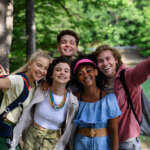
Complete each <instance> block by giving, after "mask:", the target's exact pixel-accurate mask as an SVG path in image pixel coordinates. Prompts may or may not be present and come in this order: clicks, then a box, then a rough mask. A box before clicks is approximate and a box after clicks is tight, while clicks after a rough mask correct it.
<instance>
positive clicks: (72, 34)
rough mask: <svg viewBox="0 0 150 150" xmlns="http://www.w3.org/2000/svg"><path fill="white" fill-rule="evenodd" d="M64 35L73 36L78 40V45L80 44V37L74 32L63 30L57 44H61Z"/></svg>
mask: <svg viewBox="0 0 150 150" xmlns="http://www.w3.org/2000/svg"><path fill="white" fill-rule="evenodd" d="M64 35H71V36H73V37H74V38H75V39H76V45H78V44H79V37H78V35H77V33H76V32H74V31H72V30H62V31H61V32H60V33H59V34H58V35H57V42H58V43H60V41H61V38H62V37H63V36H64Z"/></svg>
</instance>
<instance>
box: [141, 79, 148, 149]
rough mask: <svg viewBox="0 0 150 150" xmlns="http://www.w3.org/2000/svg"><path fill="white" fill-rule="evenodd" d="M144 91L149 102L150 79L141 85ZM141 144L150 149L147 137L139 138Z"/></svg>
mask: <svg viewBox="0 0 150 150" xmlns="http://www.w3.org/2000/svg"><path fill="white" fill-rule="evenodd" d="M142 87H143V89H144V93H145V94H146V96H147V97H148V98H149V100H150V79H148V80H147V81H146V82H145V83H143V85H142ZM140 139H141V142H142V143H144V144H145V145H146V146H147V147H149V148H150V137H147V136H140Z"/></svg>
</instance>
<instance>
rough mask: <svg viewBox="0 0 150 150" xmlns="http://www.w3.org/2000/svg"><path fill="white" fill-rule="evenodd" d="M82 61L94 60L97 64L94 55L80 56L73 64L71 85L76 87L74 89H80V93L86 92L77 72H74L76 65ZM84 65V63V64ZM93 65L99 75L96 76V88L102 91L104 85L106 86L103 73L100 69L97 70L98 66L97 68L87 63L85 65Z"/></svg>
mask: <svg viewBox="0 0 150 150" xmlns="http://www.w3.org/2000/svg"><path fill="white" fill-rule="evenodd" d="M81 59H90V60H92V61H93V62H95V57H94V55H92V54H88V55H83V54H82V55H79V56H78V57H77V58H76V59H75V60H74V61H73V62H72V64H71V71H72V72H71V77H72V78H71V81H70V85H71V86H74V87H77V88H78V91H80V92H82V91H83V90H84V86H83V85H82V83H81V82H80V81H79V80H78V77H77V72H75V73H74V72H73V69H74V67H75V65H76V63H77V62H78V61H79V60H81ZM83 64H84V63H83ZM87 64H88V65H91V66H92V67H94V68H96V69H97V71H98V75H97V76H96V86H97V87H98V88H100V89H103V87H104V84H105V81H106V79H105V76H103V75H102V74H101V72H100V71H99V69H98V68H97V66H96V67H95V66H94V65H92V64H90V63H85V65H87Z"/></svg>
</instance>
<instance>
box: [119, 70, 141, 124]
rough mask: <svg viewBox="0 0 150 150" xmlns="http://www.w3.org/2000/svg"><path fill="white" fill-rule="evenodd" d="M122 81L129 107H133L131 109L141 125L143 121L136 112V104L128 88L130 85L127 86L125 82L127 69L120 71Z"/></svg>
mask: <svg viewBox="0 0 150 150" xmlns="http://www.w3.org/2000/svg"><path fill="white" fill-rule="evenodd" d="M120 81H121V83H122V85H123V88H124V90H125V92H126V96H127V102H128V107H129V106H130V108H131V110H132V112H133V114H134V116H135V119H136V120H137V122H138V124H139V125H140V124H141V122H140V121H139V119H138V116H137V114H136V112H135V109H134V106H133V103H132V99H131V96H130V93H129V90H128V87H127V85H126V82H125V69H124V70H121V72H120Z"/></svg>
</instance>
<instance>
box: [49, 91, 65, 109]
mask: <svg viewBox="0 0 150 150" xmlns="http://www.w3.org/2000/svg"><path fill="white" fill-rule="evenodd" d="M66 97H67V92H65V94H64V96H63V99H62V101H61V103H60V104H56V103H55V100H54V95H53V92H52V91H51V90H50V91H49V100H50V104H51V106H52V107H53V108H54V109H56V110H58V109H60V108H62V107H63V106H64V105H65V102H66Z"/></svg>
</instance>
